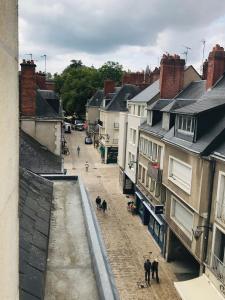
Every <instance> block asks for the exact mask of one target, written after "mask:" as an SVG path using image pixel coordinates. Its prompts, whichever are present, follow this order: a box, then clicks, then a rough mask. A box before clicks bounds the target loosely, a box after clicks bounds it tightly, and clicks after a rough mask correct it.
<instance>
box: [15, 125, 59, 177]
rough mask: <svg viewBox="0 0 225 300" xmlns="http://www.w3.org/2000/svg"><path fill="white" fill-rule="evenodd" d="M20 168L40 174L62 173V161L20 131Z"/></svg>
mask: <svg viewBox="0 0 225 300" xmlns="http://www.w3.org/2000/svg"><path fill="white" fill-rule="evenodd" d="M20 166H21V167H23V168H26V169H28V170H30V171H32V172H35V173H38V174H45V173H48V174H49V173H61V172H62V159H61V157H60V156H58V155H55V154H53V153H52V152H50V151H49V150H48V149H47V148H46V147H44V146H42V145H41V144H40V143H38V142H37V141H36V140H35V139H34V138H32V137H31V136H30V135H28V134H26V133H25V132H24V131H22V130H20Z"/></svg>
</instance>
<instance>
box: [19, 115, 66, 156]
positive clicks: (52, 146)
mask: <svg viewBox="0 0 225 300" xmlns="http://www.w3.org/2000/svg"><path fill="white" fill-rule="evenodd" d="M21 129H22V130H23V131H25V132H26V133H27V134H29V135H30V136H32V137H33V138H34V139H36V140H37V141H38V142H39V143H40V144H42V145H43V146H45V147H47V148H48V149H49V150H50V151H51V152H53V153H54V154H56V155H60V154H61V135H62V131H61V122H60V121H44V120H36V121H34V120H31V119H30V120H24V119H22V120H21Z"/></svg>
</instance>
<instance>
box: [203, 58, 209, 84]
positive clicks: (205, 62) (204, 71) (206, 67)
mask: <svg viewBox="0 0 225 300" xmlns="http://www.w3.org/2000/svg"><path fill="white" fill-rule="evenodd" d="M207 75H208V60H207V59H206V60H205V61H204V63H203V66H202V79H203V80H206V79H207Z"/></svg>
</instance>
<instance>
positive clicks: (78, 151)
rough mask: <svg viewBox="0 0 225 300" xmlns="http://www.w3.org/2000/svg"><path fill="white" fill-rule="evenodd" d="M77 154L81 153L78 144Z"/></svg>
mask: <svg viewBox="0 0 225 300" xmlns="http://www.w3.org/2000/svg"><path fill="white" fill-rule="evenodd" d="M77 155H78V156H79V155H80V147H79V145H78V146H77Z"/></svg>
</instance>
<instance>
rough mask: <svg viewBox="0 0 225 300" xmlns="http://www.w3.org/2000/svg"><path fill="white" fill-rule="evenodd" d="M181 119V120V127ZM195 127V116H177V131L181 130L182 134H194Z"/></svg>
mask: <svg viewBox="0 0 225 300" xmlns="http://www.w3.org/2000/svg"><path fill="white" fill-rule="evenodd" d="M188 119H189V120H190V121H191V126H190V130H188V128H187V121H188ZM180 121H181V128H179V123H180ZM185 123H186V124H185ZM194 129H195V119H194V118H193V117H191V116H186V115H178V116H177V131H178V132H180V133H182V134H186V135H190V136H193V135H194Z"/></svg>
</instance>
